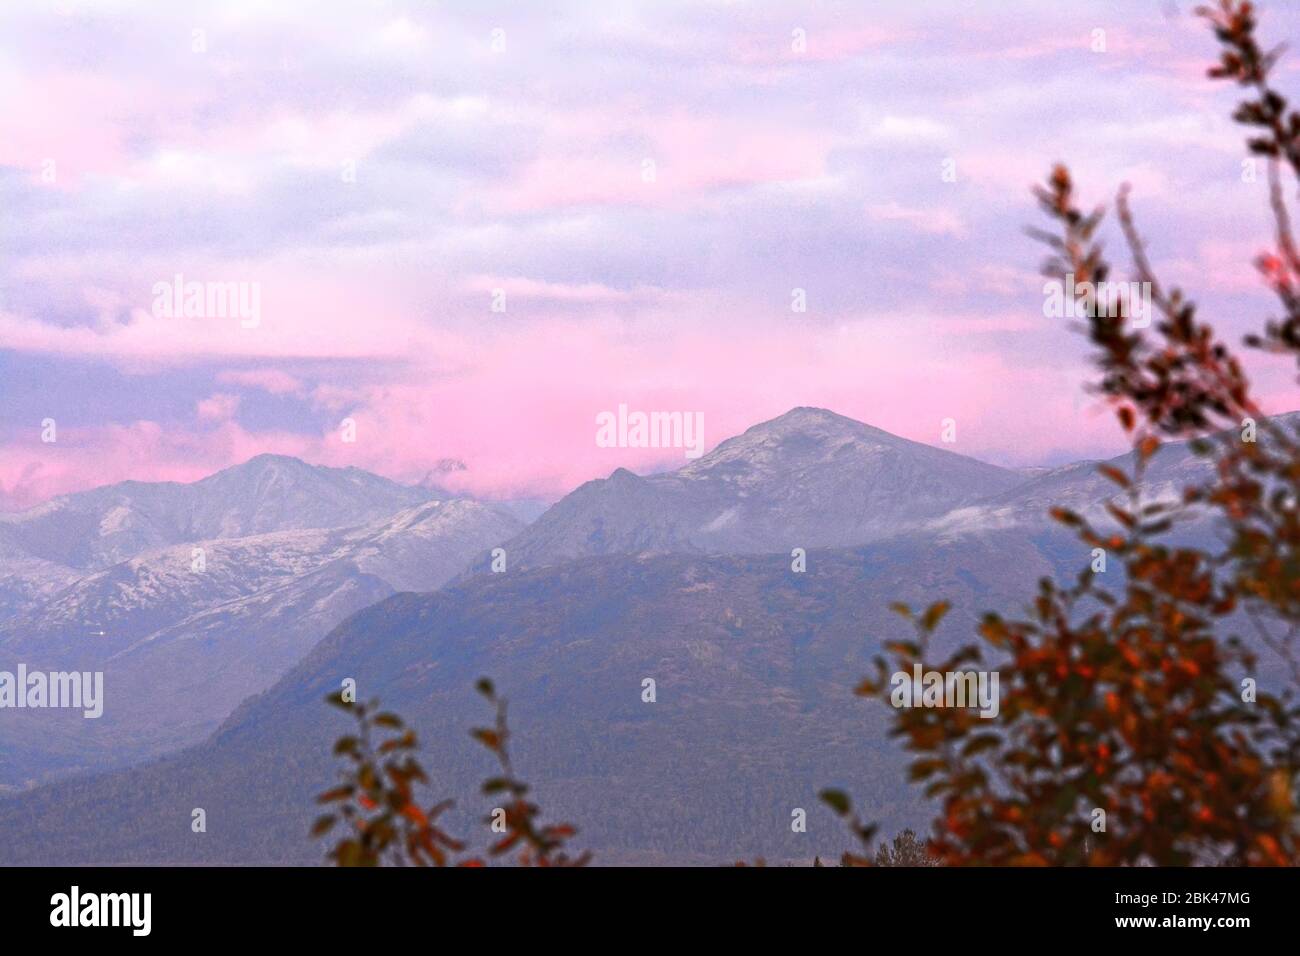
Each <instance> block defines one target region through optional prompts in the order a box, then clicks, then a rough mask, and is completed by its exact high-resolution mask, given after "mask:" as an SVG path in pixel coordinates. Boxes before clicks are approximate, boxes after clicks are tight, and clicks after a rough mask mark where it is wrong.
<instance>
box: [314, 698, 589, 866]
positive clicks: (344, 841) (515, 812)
mask: <svg viewBox="0 0 1300 956" xmlns="http://www.w3.org/2000/svg"><path fill="white" fill-rule="evenodd" d="M477 689H478V691H479V693H480V694H482V695H483V696H484V697H485V698H486V699H487V701H488V702H489V703H490V704H491V705H492V706H493V708H494V709H495V713H496V721H495V723H494V724H493V726H492V727H480V728H476V729H474V730H473V731H471V736H473V737H474V739H475V740H477V741H478V742H479V743H481V744H482V745H483V746H484V747H486V748H487V749H488V750H489V751H490V752H491V753H492V754H493V756H495V757H496V759H497V762H498V764H499V765H500V768H501V773H500V774H499V775H498V776H495V777H492V778H491V779H489V780H487V781H486V782H484V784H483V787H482V790H483V793H484V795H486V796H496V795H504V796H505V797H506V802H505V803H504V805H503V806H501V807H498V808H494V812H493V813H492V814H490V815H489V816H488V817H487V819H486V821H485V822H486V823H487V824H488V826H489V827H490V828H492V830H493V832H494V833H496V834H498V835H499V838H498V839H496V840H495V841H494V842H493V843H492V844H491V846H490V847H489V848H488V855H489V856H490V857H499V856H503V855H505V854H507V853H510V852H511V851H512V850H515V851H517V854H518V855H517V862H518V863H519V864H520V865H521V866H583V865H585V864H586V863H587V862H588V860H589V855H588V854H585V853H584V854H581V855H579V856H576V857H575V856H570V855H569V854H568V853H567V852H566V851H565V845H566V843H567V841H568V840H569V838H570V837H572V836H574V835H575V834H576V833H577V831H576V830H575V829H574V828H573V827H572V826H570V825H569V824H566V823H553V824H546V823H542V822H541V820H540V816H541V810H540V809H539V808H538V806H537V805H536V804H535V803H533V802H532V801H530V800H529V799H528V789H529V788H528V785H527V784H526V783H524V782H523V781H521V780H519V779H518V777H517V776H516V775H515V773H514V770H513V768H512V766H511V763H510V755H509V751H508V750H507V744H508V742H509V740H510V728H509V726H508V724H507V721H506V701H505V700H504V699H502V698H500V697H498V696H497V694H496V690H495V688H494V687H493V686H492V683H491V681H488V680H486V679H483V680H480V681H479V682H478V684H477ZM326 700H327V701H328V702H329V703H330V704H333V705H334V706H336V707H340V708H342V709H343V710H346V711H348V712H349V713H351V714H352V716H353V717H355V718H356V722H357V732H356V733H355V734H352V735H346V736H343V737H340V738H339V739H338V740H337V741H336V742H335V744H334V754H335V755H336V756H338V757H341V758H343V760H344V761H345V763H344V767H343V769H342V771H341V773H340V776H341V777H342V782H341V783H340V784H339V785H338V786H336V787H332V788H331V789H329V790H326V791H325V792H324V793H322V794H320V795H319V796H318V797H317V798H316V800H317V802H318V803H320V804H324V805H326V806H331V807H333V808H334V810H333V812H331V813H327V814H323V815H322V816H320V817H318V818H317V819H316V822H315V823H314V824H313V826H312V829H311V835H312V836H313V837H324V836H325V835H327V834H328V833H330V832H331V831H333V830H334V828H335V826H336V825H338V824H340V823H342V824H343V826H344V829H345V832H344V834H343V835H342V836H341V837H340V838H339V839H338V842H337V843H335V845H334V847H333V849H331V850H330V852H329V859H330V860H332V861H333V862H334V863H335V864H337V865H338V866H380V865H383V864H385V863H387V864H389V865H394V866H446V865H448V864H449V863H452V862H455V865H457V866H470V867H472V866H483V865H485V864H484V861H483V859H482V858H481V857H477V856H469V857H465V858H463V859H461V860H459V861H453V860H452V857H451V854H454V853H458V852H460V851H462V850H464V849H465V846H466V844H465V842H464V841H462V840H458V839H455V838H453V837H451V836H449V835H448V834H447V833H446V832H445V831H443V830H442V829H441V828H440V827H439V826H438V823H437V821H438V818H439V816H441V815H442V813H443V812H444V811H446V810H448V809H450V807H451V806H452V802H451V801H450V800H443V801H441V802H438V803H434V804H431V805H429V807H428V809H424V808H422V807H421V806H420V804H419V802H418V801H417V800H416V799H415V792H414V791H415V788H416V786H426V787H427V786H428V785H429V778H428V776H427V774H426V773H425V772H424V768H423V767H422V766H421V765H420V762H419V760H418V759H416V756H415V751H416V750H417V749H418V743H417V740H416V736H415V732H414V731H413V730H411V729H410V728H408V727H407V726H406V725H405V723H404V722H403V721H402V719H401V718H400V717H398V716H397V715H396V714H392V713H387V712H381V711H380V710H379V702H378V701H372V702H371V703H369V704H362V703H354V702H350V701H347V700H345V699H344V697H343V695H342V694H341V693H339V694H332V695H330V696H329V697H328V698H326ZM381 737H386V739H382V740H381V739H378V738H381Z"/></svg>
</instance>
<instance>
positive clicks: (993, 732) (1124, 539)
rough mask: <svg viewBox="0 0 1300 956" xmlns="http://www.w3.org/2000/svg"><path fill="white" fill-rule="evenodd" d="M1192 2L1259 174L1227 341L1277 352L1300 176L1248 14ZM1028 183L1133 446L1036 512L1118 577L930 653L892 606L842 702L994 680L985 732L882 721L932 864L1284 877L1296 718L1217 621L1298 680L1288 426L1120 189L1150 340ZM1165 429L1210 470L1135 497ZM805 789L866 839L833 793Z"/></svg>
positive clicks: (1292, 122) (1295, 496)
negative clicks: (914, 797) (1260, 688)
mask: <svg viewBox="0 0 1300 956" xmlns="http://www.w3.org/2000/svg"><path fill="white" fill-rule="evenodd" d="M1199 13H1200V14H1201V15H1202V16H1204V17H1205V18H1207V20H1208V21H1209V22H1210V23H1211V25H1212V27H1213V29H1214V32H1215V34H1216V36H1217V37H1218V39H1219V40H1220V42H1221V43H1222V45H1223V55H1222V60H1221V62H1220V64H1219V65H1218V66H1216V67H1215V68H1213V69H1212V70H1211V71H1210V75H1211V76H1213V77H1218V78H1223V79H1229V80H1233V81H1235V82H1236V83H1238V84H1239V85H1240V86H1242V87H1245V88H1246V89H1247V90H1248V91H1249V94H1250V98H1248V99H1247V100H1246V101H1244V102H1243V103H1241V105H1240V106H1239V107H1238V109H1237V111H1236V114H1235V118H1236V119H1237V120H1238V121H1239V122H1241V123H1244V124H1246V125H1248V126H1250V127H1252V129H1253V130H1254V135H1253V136H1252V138H1251V139H1250V140H1249V144H1248V145H1249V149H1250V151H1251V152H1252V153H1254V154H1255V155H1257V156H1259V157H1262V158H1263V159H1264V161H1265V162H1267V164H1268V167H1269V184H1270V203H1271V207H1272V212H1273V220H1274V224H1275V235H1274V237H1273V240H1274V241H1273V245H1274V249H1273V250H1272V251H1270V252H1268V253H1265V254H1263V255H1261V256H1260V257H1259V258H1258V259H1257V260H1256V265H1257V267H1258V268H1259V270H1260V272H1261V274H1262V275H1263V277H1264V281H1265V282H1266V283H1267V284H1268V286H1269V288H1271V289H1272V290H1273V291H1274V292H1275V293H1276V295H1277V297H1278V300H1279V302H1280V303H1281V306H1282V309H1283V316H1282V318H1280V319H1277V320H1269V321H1268V322H1267V323H1266V325H1265V328H1264V330H1263V332H1262V334H1259V335H1253V336H1250V337H1248V338H1247V339H1246V342H1245V345H1246V346H1247V347H1248V348H1255V349H1261V350H1264V351H1266V352H1268V353H1270V354H1273V355H1283V356H1286V357H1288V358H1294V359H1298V360H1300V334H1298V330H1300V292H1298V291H1297V290H1298V289H1300V255H1297V252H1296V244H1295V240H1294V238H1293V236H1292V232H1291V225H1290V219H1289V214H1288V211H1287V203H1286V200H1285V197H1284V195H1283V190H1282V177H1283V173H1284V169H1283V168H1282V167H1283V166H1284V165H1285V166H1286V167H1288V168H1289V169H1290V170H1291V171H1292V173H1293V174H1295V175H1297V176H1300V115H1298V114H1297V113H1295V112H1293V111H1289V109H1288V106H1287V102H1286V100H1285V99H1284V98H1283V97H1282V96H1281V95H1280V94H1279V93H1277V92H1276V91H1275V90H1274V89H1273V88H1272V87H1271V85H1270V79H1269V77H1270V73H1271V70H1272V68H1273V66H1274V65H1275V63H1276V61H1277V57H1278V54H1277V52H1269V53H1266V52H1264V51H1263V50H1261V48H1260V47H1259V46H1258V45H1257V42H1256V40H1255V36H1254V30H1255V18H1254V11H1253V9H1252V7H1251V5H1250V4H1249V3H1242V2H1234V0H1224V2H1222V3H1220V4H1219V5H1218V6H1216V7H1213V8H1203V9H1201V10H1200V11H1199ZM1035 192H1036V194H1037V197H1038V200H1039V203H1040V205H1041V206H1042V208H1043V210H1044V211H1045V212H1046V214H1047V216H1048V217H1049V219H1050V220H1051V221H1052V223H1053V225H1054V227H1055V229H1054V230H1052V231H1045V230H1031V232H1032V234H1033V235H1035V236H1036V237H1037V238H1039V239H1041V240H1042V241H1043V242H1045V243H1046V244H1047V245H1048V247H1049V249H1050V250H1051V256H1050V258H1049V259H1048V261H1047V263H1046V265H1045V267H1044V273H1045V274H1046V275H1047V276H1049V277H1051V278H1055V279H1059V280H1061V281H1062V282H1063V283H1064V282H1065V280H1066V277H1067V276H1073V281H1074V288H1075V289H1076V295H1078V296H1079V304H1080V305H1081V306H1082V308H1081V309H1080V310H1078V311H1080V312H1081V314H1082V315H1083V317H1084V318H1086V324H1085V325H1084V326H1083V328H1082V331H1083V332H1084V333H1085V334H1086V335H1087V337H1088V339H1089V341H1090V342H1091V343H1092V345H1093V346H1094V348H1095V352H1094V362H1095V364H1096V366H1097V368H1098V370H1099V372H1100V378H1099V381H1098V382H1097V383H1096V384H1095V386H1094V389H1095V391H1096V392H1097V393H1098V394H1100V395H1101V396H1102V397H1103V399H1104V401H1105V402H1106V403H1107V404H1108V405H1109V406H1110V407H1111V408H1112V409H1113V411H1114V414H1115V416H1116V419H1117V420H1118V423H1119V425H1120V427H1121V429H1122V430H1123V431H1124V433H1125V435H1126V436H1127V437H1128V439H1129V440H1130V441H1131V442H1132V445H1133V455H1132V456H1131V459H1130V460H1131V463H1132V468H1131V470H1130V471H1125V470H1123V469H1118V468H1114V467H1104V468H1103V469H1102V471H1103V474H1105V476H1106V477H1107V478H1108V479H1110V480H1111V481H1113V482H1114V483H1115V484H1116V486H1117V495H1116V498H1115V499H1113V500H1112V502H1111V503H1110V504H1109V505H1108V507H1107V509H1106V510H1107V513H1108V514H1107V519H1106V520H1105V522H1104V523H1105V524H1106V527H1105V528H1101V527H1099V526H1098V524H1099V522H1098V521H1097V520H1096V519H1095V518H1089V517H1087V516H1085V515H1082V514H1078V513H1075V512H1073V511H1070V510H1068V509H1063V508H1058V509H1054V510H1053V512H1052V514H1053V517H1054V518H1055V519H1056V520H1057V521H1058V522H1060V523H1061V524H1062V525H1063V526H1065V527H1067V528H1071V529H1073V530H1074V532H1075V533H1076V534H1077V535H1078V538H1079V540H1080V541H1081V542H1082V543H1083V544H1084V545H1085V546H1086V548H1088V549H1095V548H1101V549H1104V550H1105V552H1106V553H1107V554H1108V555H1109V556H1111V557H1112V558H1113V559H1118V562H1119V563H1121V564H1122V566H1123V585H1122V587H1121V588H1119V589H1105V588H1102V587H1101V586H1100V585H1099V583H1098V581H1097V578H1096V576H1095V575H1094V573H1093V572H1092V570H1091V568H1089V569H1088V570H1085V571H1083V572H1082V573H1081V574H1080V575H1079V577H1078V580H1077V581H1075V582H1073V583H1070V584H1058V583H1057V582H1055V581H1053V580H1051V579H1048V578H1045V579H1043V580H1042V581H1041V582H1040V584H1039V588H1038V593H1037V594H1036V595H1035V596H1034V599H1033V603H1032V606H1031V607H1030V609H1029V610H1028V613H1027V615H1026V616H1025V617H1023V618H1021V619H1016V620H1008V619H1004V618H1003V617H1002V616H1000V615H997V614H992V613H990V614H987V615H985V617H984V618H983V621H982V624H981V625H980V628H979V641H978V642H977V643H973V644H969V645H967V646H964V647H961V648H959V649H958V650H956V651H955V652H954V653H952V654H950V655H948V656H947V657H946V658H945V659H943V660H937V661H931V660H929V656H928V655H927V651H928V649H929V644H930V640H929V639H930V636H931V634H932V632H933V631H934V627H935V625H936V623H937V621H938V620H939V619H940V618H941V617H942V616H943V614H944V612H945V611H946V610H947V605H946V603H944V602H939V603H936V604H934V605H932V606H931V607H929V608H928V609H927V610H925V611H923V612H921V613H919V614H915V613H914V612H913V611H912V610H911V609H910V608H907V607H904V606H898V607H897V608H896V610H897V611H898V612H899V613H901V614H902V615H903V616H904V617H906V618H907V619H908V620H909V621H910V622H911V623H912V625H913V627H914V628H915V631H916V634H917V640H916V641H903V642H897V643H895V644H892V645H889V646H888V650H889V651H890V652H891V653H892V655H893V659H892V661H891V662H890V663H886V661H885V660H884V659H880V658H878V659H877V661H876V673H875V675H874V676H873V677H871V678H869V679H867V680H866V681H864V682H863V684H862V686H861V687H860V688H859V693H861V694H864V695H870V696H878V697H880V698H882V699H883V700H885V701H886V702H888V701H889V693H888V684H889V680H890V675H891V673H896V672H899V671H901V672H904V673H907V674H911V673H912V672H913V665H914V664H916V663H920V664H921V666H922V669H923V670H925V671H931V670H934V671H939V672H951V671H957V670H972V669H974V670H982V669H996V670H997V671H998V672H999V674H1000V676H1001V678H1002V685H1001V690H1002V694H1001V708H1000V712H999V713H998V715H997V716H996V717H995V718H993V719H988V720H986V719H982V718H981V717H979V716H978V715H977V714H976V713H975V712H974V711H972V710H968V709H964V708H963V709H956V708H947V709H945V708H924V707H910V708H897V709H895V710H894V711H893V727H892V730H891V733H892V734H893V735H894V736H896V737H899V738H901V739H902V740H903V741H905V744H906V747H907V749H908V750H909V751H911V752H912V753H914V754H915V755H916V756H915V759H914V760H913V762H912V764H911V768H910V774H911V778H912V780H914V781H916V782H917V783H918V784H919V785H921V786H923V787H924V789H925V793H926V794H927V795H930V796H934V797H937V798H939V799H941V800H942V806H943V812H942V815H941V817H940V818H939V819H938V820H936V821H935V823H934V827H933V833H932V834H931V836H930V839H929V848H930V850H931V852H933V853H934V854H935V855H936V856H937V857H938V858H939V859H940V860H942V862H944V863H945V864H949V865H964V864H1021V865H1046V864H1052V865H1121V864H1158V865H1188V864H1197V863H1203V864H1216V863H1217V864H1225V863H1226V864H1236V865H1242V864H1250V865H1293V864H1295V863H1296V862H1298V861H1300V834H1298V833H1297V827H1296V814H1295V810H1296V807H1295V802H1296V797H1295V792H1296V769H1297V756H1298V754H1297V751H1298V750H1300V738H1298V737H1297V734H1296V727H1297V720H1298V719H1300V713H1298V712H1297V710H1296V708H1295V706H1294V704H1293V697H1292V694H1291V692H1290V690H1288V691H1287V692H1285V693H1284V694H1283V695H1282V696H1280V697H1277V696H1272V695H1270V694H1266V693H1263V692H1259V693H1258V695H1257V696H1253V695H1252V694H1251V693H1249V692H1246V691H1244V690H1243V687H1244V683H1243V679H1244V678H1247V677H1251V676H1253V675H1254V674H1256V673H1257V668H1256V663H1257V662H1256V660H1255V656H1254V655H1253V654H1252V653H1250V652H1249V651H1248V650H1247V649H1246V646H1245V644H1244V642H1243V641H1242V639H1241V638H1240V636H1239V635H1238V634H1237V633H1236V632H1235V630H1236V628H1237V627H1239V626H1240V627H1250V628H1252V629H1253V633H1254V635H1255V636H1256V637H1257V638H1258V639H1259V641H1260V642H1261V643H1262V644H1264V645H1266V646H1267V647H1269V648H1271V649H1272V650H1273V651H1275V652H1276V653H1277V654H1278V655H1279V657H1281V658H1282V659H1283V660H1284V661H1286V662H1287V663H1288V664H1289V666H1290V668H1291V675H1292V678H1293V679H1294V680H1296V681H1297V682H1300V668H1297V666H1296V653H1295V652H1296V648H1295V642H1296V635H1297V630H1298V628H1300V557H1298V556H1297V546H1298V545H1300V521H1298V513H1297V501H1298V500H1300V436H1297V435H1296V434H1295V433H1294V430H1293V429H1294V424H1293V423H1292V424H1290V425H1288V424H1286V423H1284V422H1281V421H1276V422H1275V421H1269V420H1267V419H1266V418H1264V416H1263V415H1262V412H1261V409H1260V408H1259V406H1258V404H1257V403H1256V400H1255V399H1254V397H1253V396H1252V394H1251V389H1250V385H1249V382H1248V380H1247V378H1246V375H1245V373H1244V371H1243V368H1242V365H1241V362H1240V360H1239V359H1238V357H1237V355H1236V354H1235V353H1234V352H1233V350H1232V349H1231V348H1229V346H1228V345H1226V344H1225V343H1224V342H1223V341H1221V340H1220V339H1219V338H1218V337H1217V336H1216V334H1215V331H1214V329H1213V328H1212V327H1211V325H1210V324H1209V323H1207V322H1204V321H1202V320H1201V319H1200V318H1198V316H1197V312H1196V307H1195V305H1194V304H1193V303H1192V302H1191V301H1190V300H1189V299H1188V298H1187V297H1186V296H1185V295H1184V293H1183V292H1182V291H1181V290H1180V289H1178V288H1166V287H1165V286H1163V285H1162V284H1161V283H1160V281H1159V279H1158V278H1157V277H1156V274H1155V271H1154V270H1153V268H1152V266H1151V264H1150V261H1149V260H1148V258H1147V254H1146V250H1145V247H1144V245H1143V242H1142V239H1141V237H1140V236H1139V234H1138V231H1137V227H1136V225H1135V221H1134V217H1133V215H1132V212H1131V209H1130V206H1129V198H1128V188H1127V187H1124V188H1122V189H1121V190H1120V193H1119V195H1118V198H1117V210H1118V219H1119V225H1120V228H1121V231H1122V232H1123V235H1124V238H1125V240H1126V243H1127V245H1128V248H1129V251H1130V254H1131V257H1132V260H1133V266H1134V272H1135V273H1136V276H1135V278H1136V280H1137V281H1138V282H1141V283H1149V287H1148V288H1149V290H1150V294H1151V300H1152V305H1153V306H1154V309H1153V312H1154V313H1155V318H1156V320H1157V321H1155V323H1154V324H1153V325H1152V326H1151V327H1150V328H1146V327H1144V325H1145V323H1141V322H1137V323H1135V322H1132V321H1130V320H1131V319H1132V318H1134V315H1135V313H1134V309H1133V304H1132V302H1131V301H1125V300H1123V299H1122V298H1121V299H1120V300H1119V301H1118V302H1117V303H1116V307H1115V308H1103V307H1098V303H1097V300H1095V299H1092V300H1089V298H1088V297H1087V291H1088V290H1087V286H1086V285H1085V283H1091V284H1093V286H1094V288H1096V287H1097V284H1099V283H1103V282H1108V281H1109V277H1110V275H1111V266H1110V263H1109V262H1108V261H1107V259H1106V257H1105V255H1104V253H1103V251H1102V246H1101V243H1100V241H1099V240H1098V238H1097V233H1098V230H1099V227H1100V225H1101V223H1102V221H1103V217H1104V210H1103V209H1101V208H1097V209H1094V210H1092V211H1088V212H1085V211H1084V210H1082V209H1081V208H1080V207H1079V205H1078V203H1077V201H1076V198H1075V187H1074V183H1073V181H1072V179H1071V176H1070V173H1069V171H1068V170H1067V169H1066V168H1065V167H1063V166H1058V167H1056V168H1055V169H1053V170H1052V173H1051V175H1050V177H1049V179H1048V182H1047V184H1046V185H1045V186H1042V187H1039V188H1038V189H1036V190H1035ZM1170 439H1193V447H1194V449H1195V450H1196V452H1197V453H1198V454H1201V455H1204V456H1207V457H1209V458H1210V459H1211V460H1212V462H1213V465H1214V468H1213V471H1212V478H1211V479H1210V480H1208V481H1206V482H1205V483H1203V484H1199V485H1196V486H1193V487H1188V488H1186V489H1184V492H1183V495H1182V499H1181V501H1168V500H1163V499H1155V500H1148V498H1147V496H1145V495H1144V493H1143V475H1144V472H1145V470H1146V468H1147V465H1148V463H1149V462H1150V460H1151V458H1152V456H1154V455H1156V454H1157V453H1158V452H1159V449H1160V446H1161V443H1162V442H1163V441H1166V440H1170ZM1206 516H1212V517H1214V518H1216V519H1217V520H1218V524H1219V526H1221V527H1222V529H1223V530H1224V532H1225V539H1224V545H1223V547H1222V549H1221V550H1220V551H1217V552H1207V551H1201V550H1197V549H1194V548H1187V547H1172V546H1169V545H1167V544H1165V543H1162V540H1161V539H1162V536H1163V535H1164V534H1165V533H1166V532H1168V531H1169V530H1170V529H1171V528H1172V527H1173V526H1174V525H1175V523H1177V522H1179V521H1182V520H1187V519H1189V518H1204V517H1206ZM1220 635H1222V636H1220ZM1252 698H1253V699H1252ZM823 799H824V800H825V801H826V802H827V803H828V804H829V805H830V806H831V807H832V809H834V810H835V811H836V812H837V813H839V814H840V815H841V816H842V817H844V818H845V819H846V820H848V821H849V823H850V825H851V827H852V829H853V832H854V833H855V834H856V835H857V836H858V837H859V839H860V840H861V841H862V842H863V843H864V844H865V842H866V841H867V840H869V839H870V835H871V828H870V827H869V826H867V825H865V824H864V823H863V822H862V821H860V820H859V819H858V818H857V816H856V815H855V814H854V812H853V809H852V805H851V803H850V801H849V799H848V797H847V796H846V795H844V794H843V793H840V792H838V791H830V792H826V793H824V794H823ZM1098 811H1104V814H1105V816H1104V830H1103V829H1100V828H1097V827H1096V822H1097V821H1098V820H1099V817H1098V813H1097V812H1098ZM845 860H846V862H849V863H861V864H865V863H867V862H868V861H867V860H866V859H865V858H863V857H856V856H853V855H852V854H846V857H845Z"/></svg>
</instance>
